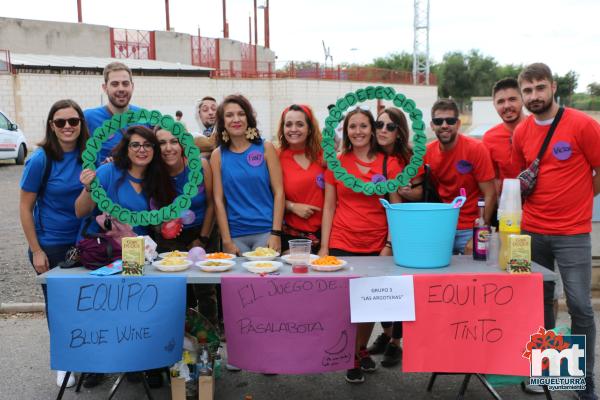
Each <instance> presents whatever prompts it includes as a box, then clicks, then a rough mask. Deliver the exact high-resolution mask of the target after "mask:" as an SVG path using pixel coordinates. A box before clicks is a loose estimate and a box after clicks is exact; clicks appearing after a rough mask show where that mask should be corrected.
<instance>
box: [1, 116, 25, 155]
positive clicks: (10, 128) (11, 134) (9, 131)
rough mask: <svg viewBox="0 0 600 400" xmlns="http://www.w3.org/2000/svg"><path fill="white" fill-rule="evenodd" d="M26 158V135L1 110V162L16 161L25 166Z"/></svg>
mask: <svg viewBox="0 0 600 400" xmlns="http://www.w3.org/2000/svg"><path fill="white" fill-rule="evenodd" d="M26 157H27V144H26V143H25V135H23V132H21V130H20V129H19V127H18V126H17V124H15V123H14V122H12V121H11V120H10V119H8V117H7V116H6V114H5V113H4V112H2V110H0V160H15V162H16V163H17V165H23V163H24V162H25V158H26Z"/></svg>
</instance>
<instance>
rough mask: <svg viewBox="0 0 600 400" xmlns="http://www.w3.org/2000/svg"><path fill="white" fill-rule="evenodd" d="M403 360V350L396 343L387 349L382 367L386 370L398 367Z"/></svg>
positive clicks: (389, 345) (389, 344)
mask: <svg viewBox="0 0 600 400" xmlns="http://www.w3.org/2000/svg"><path fill="white" fill-rule="evenodd" d="M401 359H402V349H400V347H398V346H396V345H395V344H394V343H391V342H390V343H388V345H387V347H386V348H385V352H384V353H383V360H381V365H382V366H383V367H386V368H390V367H393V366H394V365H397V364H398V363H399V362H400V360H401Z"/></svg>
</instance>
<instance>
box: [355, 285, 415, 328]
mask: <svg viewBox="0 0 600 400" xmlns="http://www.w3.org/2000/svg"><path fill="white" fill-rule="evenodd" d="M414 300H415V298H414V293H413V277H412V275H406V276H376V277H370V278H358V279H352V280H351V281H350V310H351V313H352V322H353V323H356V322H379V321H414V320H415V301H414Z"/></svg>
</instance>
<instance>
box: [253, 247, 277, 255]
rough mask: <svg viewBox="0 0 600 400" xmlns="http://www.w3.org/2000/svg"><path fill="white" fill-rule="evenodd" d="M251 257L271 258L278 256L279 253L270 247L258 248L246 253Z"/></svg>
mask: <svg viewBox="0 0 600 400" xmlns="http://www.w3.org/2000/svg"><path fill="white" fill-rule="evenodd" d="M246 254H248V255H249V256H251V257H271V256H274V255H276V254H277V252H276V251H275V250H273V249H270V248H268V247H257V248H256V249H254V251H251V252H249V253H246Z"/></svg>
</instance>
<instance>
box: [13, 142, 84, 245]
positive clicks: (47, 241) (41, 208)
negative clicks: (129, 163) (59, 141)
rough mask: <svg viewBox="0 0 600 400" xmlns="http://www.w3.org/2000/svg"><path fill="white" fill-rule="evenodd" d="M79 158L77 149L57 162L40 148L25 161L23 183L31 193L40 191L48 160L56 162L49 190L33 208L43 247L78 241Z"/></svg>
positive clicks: (22, 185)
mask: <svg viewBox="0 0 600 400" xmlns="http://www.w3.org/2000/svg"><path fill="white" fill-rule="evenodd" d="M78 157H79V151H78V150H74V151H69V152H65V153H64V154H63V159H62V160H61V161H54V160H50V159H49V158H47V157H46V153H45V152H44V150H43V149H41V148H40V149H37V150H36V151H35V152H34V153H33V154H32V156H31V157H30V158H29V159H28V160H27V162H26V163H25V169H24V170H23V176H22V177H21V183H20V186H21V189H22V190H24V191H26V192H31V193H38V192H39V191H40V188H41V185H42V179H43V177H44V171H45V168H46V163H47V162H51V163H52V167H51V170H50V176H49V177H48V181H47V182H46V189H45V190H44V193H43V194H42V196H41V197H38V198H37V200H36V203H35V206H34V208H33V220H34V223H35V233H36V235H37V238H38V241H39V242H40V245H42V246H54V245H63V244H75V242H76V240H77V232H78V230H79V224H80V220H79V219H78V218H77V217H76V216H75V200H76V199H77V197H78V196H79V194H80V193H81V190H82V189H83V185H82V184H81V183H80V182H79V175H80V174H81V162H80V161H79V160H78Z"/></svg>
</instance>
